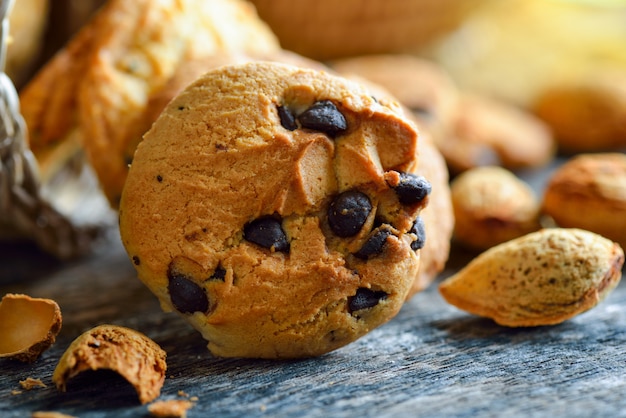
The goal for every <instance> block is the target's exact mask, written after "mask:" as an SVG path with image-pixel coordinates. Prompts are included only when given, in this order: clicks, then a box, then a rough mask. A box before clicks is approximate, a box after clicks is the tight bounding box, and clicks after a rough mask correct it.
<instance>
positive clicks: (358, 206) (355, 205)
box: [328, 190, 372, 238]
mask: <svg viewBox="0 0 626 418" xmlns="http://www.w3.org/2000/svg"><path fill="white" fill-rule="evenodd" d="M371 211H372V204H371V202H370V199H369V197H367V195H366V194H365V193H361V192H359V191H356V190H348V191H346V192H343V193H341V194H339V195H338V196H337V197H335V199H334V200H333V201H332V202H331V203H330V206H329V207H328V224H329V226H330V229H332V230H333V232H334V233H335V234H336V235H337V236H339V237H342V238H345V237H351V236H354V235H356V234H357V233H358V232H359V231H360V230H361V228H363V225H364V224H365V221H367V218H368V216H369V215H370V212H371Z"/></svg>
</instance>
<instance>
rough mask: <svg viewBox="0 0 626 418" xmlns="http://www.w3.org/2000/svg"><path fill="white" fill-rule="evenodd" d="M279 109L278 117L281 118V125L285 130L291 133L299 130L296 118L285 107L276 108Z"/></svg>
mask: <svg viewBox="0 0 626 418" xmlns="http://www.w3.org/2000/svg"><path fill="white" fill-rule="evenodd" d="M276 108H277V109H278V117H279V118H280V124H281V125H282V126H283V128H285V129H287V130H289V131H295V130H296V129H298V124H297V123H296V118H295V116H294V115H293V113H291V111H290V110H289V109H288V108H286V107H285V106H276Z"/></svg>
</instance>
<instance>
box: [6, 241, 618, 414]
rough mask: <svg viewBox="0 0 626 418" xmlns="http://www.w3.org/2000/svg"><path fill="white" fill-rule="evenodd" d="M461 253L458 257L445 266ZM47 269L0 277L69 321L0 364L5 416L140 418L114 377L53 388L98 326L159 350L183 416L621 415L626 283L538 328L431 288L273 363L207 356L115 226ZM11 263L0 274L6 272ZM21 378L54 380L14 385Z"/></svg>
mask: <svg viewBox="0 0 626 418" xmlns="http://www.w3.org/2000/svg"><path fill="white" fill-rule="evenodd" d="M467 256H468V255H467V254H463V253H459V252H455V253H454V254H453V257H452V262H451V265H450V269H451V270H453V269H454V268H455V267H456V265H457V264H462V263H464V262H465V260H466V259H467ZM31 257H34V259H33V260H31V262H33V263H34V262H36V260H37V259H38V257H36V256H31ZM22 262H23V261H22ZM2 263H3V265H7V263H9V264H10V260H7V259H6V258H5V259H4V260H3V261H2ZM46 268H47V271H49V273H48V274H43V273H42V274H41V275H39V277H37V278H35V279H31V280H28V281H23V280H22V281H18V282H10V283H7V281H6V278H4V277H3V284H2V285H0V292H2V294H4V293H6V292H24V293H28V294H30V295H31V296H36V297H49V298H53V299H55V300H56V301H57V302H58V303H59V304H60V306H61V309H62V312H63V318H64V325H63V329H62V331H61V333H60V335H59V338H58V340H57V343H56V344H55V345H54V346H53V347H52V348H51V349H50V350H48V351H47V352H45V353H44V354H43V356H42V357H41V358H40V359H39V360H38V361H37V362H35V363H34V364H31V365H25V364H22V363H18V362H14V361H9V360H2V361H0V370H1V371H2V374H1V375H0V416H2V417H24V416H29V415H30V413H31V412H32V411H36V410H47V411H59V412H63V413H66V414H70V415H74V416H78V417H136V416H146V415H147V409H146V406H142V405H139V404H138V401H137V397H136V395H135V394H134V392H133V389H132V388H131V387H130V386H129V385H128V384H127V383H126V382H124V381H123V380H121V379H120V378H118V377H117V376H112V375H110V374H107V373H101V372H96V373H93V374H86V375H84V376H82V375H81V376H79V377H77V378H76V379H75V380H73V381H71V383H70V386H69V390H68V392H67V393H64V394H63V393H59V392H57V390H56V389H55V388H54V387H53V384H52V381H51V376H52V372H53V370H54V367H55V365H56V362H57V361H58V359H59V357H60V356H61V354H62V353H63V351H64V350H65V348H67V346H68V345H69V343H70V342H71V341H72V340H73V339H74V338H75V337H76V336H78V335H79V333H81V332H82V331H84V330H86V329H88V328H91V327H93V326H95V325H98V324H101V323H114V324H118V325H124V326H129V327H131V328H134V329H137V330H139V331H142V332H144V333H145V334H147V335H148V336H150V337H151V338H153V339H154V340H155V341H156V342H157V343H159V344H160V345H161V346H162V347H163V348H164V349H165V350H166V351H167V353H168V373H167V375H168V377H167V379H166V381H165V385H164V387H163V390H162V394H161V399H174V398H180V397H181V394H180V393H179V391H183V392H184V393H185V394H187V395H189V396H196V397H198V401H197V402H196V404H195V406H194V408H193V409H191V410H190V411H189V413H188V416H189V417H205V416H225V417H240V416H244V415H245V416H285V417H327V416H333V417H343V416H346V417H347V416H354V415H355V414H356V415H358V416H363V417H367V416H402V415H405V416H420V417H435V416H447V417H474V416H494V417H495V416H498V417H500V416H524V417H528V416H546V417H548V416H549V417H553V416H560V415H563V414H564V413H565V411H567V414H568V416H572V417H589V416H594V415H595V416H611V417H618V416H626V400H625V399H624V398H623V396H622V394H623V393H626V308H625V306H626V284H625V283H622V284H621V285H620V286H619V287H618V288H617V289H616V290H615V291H614V292H613V293H612V294H611V295H610V296H609V297H608V299H607V300H606V301H604V302H603V303H602V304H601V305H600V306H598V307H597V308H595V309H594V310H592V311H590V312H588V313H585V314H583V315H581V316H579V317H577V318H575V319H573V320H571V321H569V322H566V323H564V324H561V325H558V326H554V327H544V328H537V329H506V328H503V327H499V326H497V325H495V324H494V323H493V322H491V321H489V320H486V319H480V318H476V317H473V316H469V315H467V314H465V313H463V312H461V311H459V310H457V309H456V308H453V307H451V306H449V305H447V304H446V303H445V302H444V301H443V300H442V299H441V297H440V296H439V294H438V292H437V290H436V287H435V286H432V287H431V288H429V289H428V290H426V291H425V292H423V293H420V294H417V295H416V296H415V297H414V298H413V299H412V300H411V301H410V302H409V303H407V304H406V306H405V307H404V308H403V309H402V311H401V312H400V314H399V315H398V316H397V317H396V318H394V319H393V320H392V321H391V322H390V323H388V324H386V325H384V326H382V327H380V328H378V329H376V330H374V331H373V332H371V333H370V334H368V335H367V336H366V337H364V338H362V339H361V340H359V341H357V342H355V343H353V344H351V345H349V346H348V347H344V348H343V349H340V350H338V351H336V352H334V353H331V354H328V355H325V356H323V357H321V358H316V359H308V360H302V361H282V362H274V361H251V360H236V359H218V358H214V357H212V356H211V355H210V354H209V353H208V351H207V350H206V348H205V342H204V340H203V339H202V338H201V337H200V335H199V334H198V333H197V332H196V331H194V330H193V329H191V327H190V326H189V325H187V323H186V322H184V321H183V320H182V319H181V318H179V317H178V316H177V315H175V314H165V313H163V312H161V310H160V308H159V306H158V303H157V301H156V298H154V297H153V296H152V294H150V293H149V291H148V290H147V289H146V288H144V286H143V285H142V284H141V283H140V282H139V281H138V280H137V279H136V278H135V273H134V270H133V268H132V266H131V264H130V262H129V261H128V260H127V258H126V255H125V254H124V251H123V249H122V247H121V244H120V242H119V240H118V239H117V236H116V232H115V231H112V234H111V237H110V239H109V241H108V242H107V243H106V245H103V247H102V248H100V249H99V251H98V252H97V253H96V254H94V256H92V257H89V258H88V259H85V260H81V261H80V262H75V263H72V264H69V265H66V266H56V267H54V266H53V267H52V268H51V267H50V265H46ZM50 271H51V272H50ZM7 272H10V270H8V269H2V276H5V275H6V273H7ZM0 337H1V336H0ZM26 377H33V378H39V379H41V380H42V381H43V382H44V383H45V384H46V385H48V387H46V388H39V389H33V390H31V391H22V392H21V393H19V394H12V393H11V392H12V391H13V390H20V387H19V381H20V380H23V379H25V378H26Z"/></svg>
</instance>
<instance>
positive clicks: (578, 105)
mask: <svg viewBox="0 0 626 418" xmlns="http://www.w3.org/2000/svg"><path fill="white" fill-rule="evenodd" d="M533 110H534V112H535V113H536V114H537V116H538V117H539V118H541V119H542V120H543V121H545V123H547V124H548V125H549V126H550V128H551V129H552V131H553V132H554V136H555V139H556V141H557V144H558V146H559V150H560V151H561V152H563V153H565V154H573V153H580V152H599V151H617V150H620V149H622V150H623V149H626V69H624V70H622V71H621V72H620V71H608V70H604V71H595V72H592V73H590V74H589V76H588V77H585V78H581V79H577V80H575V81H570V82H569V83H561V84H555V85H554V86H550V87H548V88H546V89H545V90H544V91H542V92H541V94H539V95H538V97H537V98H536V100H535V101H534V103H533Z"/></svg>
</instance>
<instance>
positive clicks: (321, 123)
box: [297, 100, 348, 138]
mask: <svg viewBox="0 0 626 418" xmlns="http://www.w3.org/2000/svg"><path fill="white" fill-rule="evenodd" d="M297 119H298V122H300V125H302V127H303V128H307V129H312V130H314V131H319V132H324V133H325V134H326V135H328V136H329V137H331V138H334V137H335V136H337V135H339V134H341V133H343V132H345V131H346V130H347V129H348V123H347V122H346V118H345V117H344V116H343V114H342V113H341V112H340V111H339V109H337V106H335V104H334V103H333V102H331V101H330V100H322V101H320V102H315V103H314V104H313V105H312V106H311V107H309V108H308V109H307V110H305V111H304V112H302V113H301V114H299V115H298V118H297Z"/></svg>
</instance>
